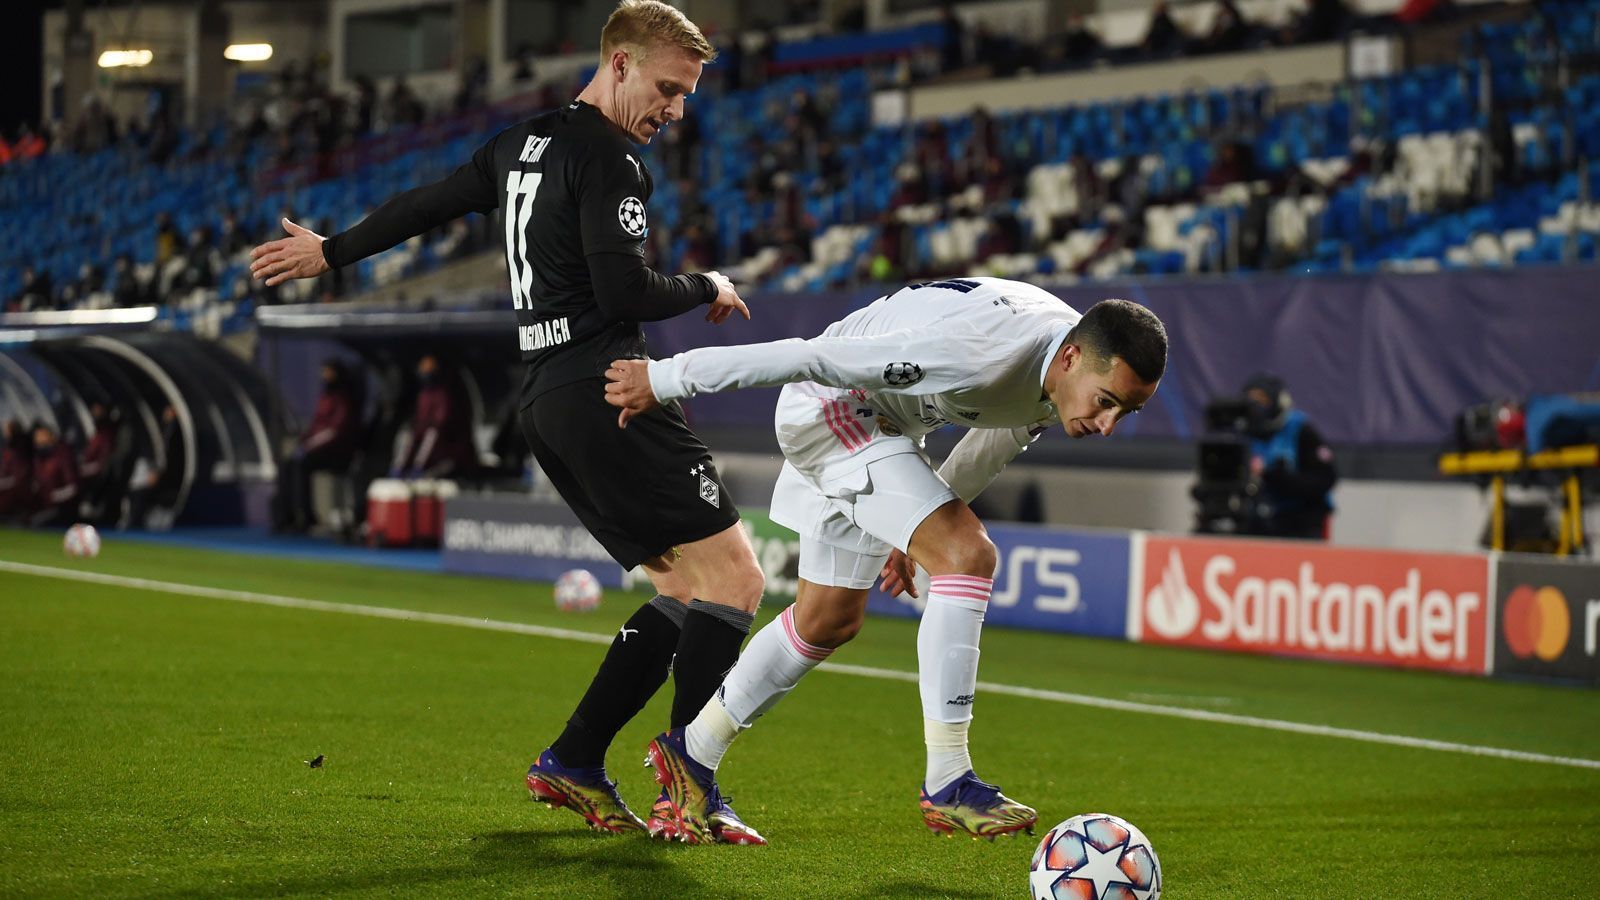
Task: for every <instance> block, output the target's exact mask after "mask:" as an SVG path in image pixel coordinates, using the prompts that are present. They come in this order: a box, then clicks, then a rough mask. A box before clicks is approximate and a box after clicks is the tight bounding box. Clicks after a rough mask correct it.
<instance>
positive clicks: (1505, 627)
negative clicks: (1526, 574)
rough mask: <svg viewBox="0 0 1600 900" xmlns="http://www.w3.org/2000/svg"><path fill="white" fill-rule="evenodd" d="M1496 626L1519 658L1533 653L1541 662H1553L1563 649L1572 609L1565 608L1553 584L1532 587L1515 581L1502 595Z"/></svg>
mask: <svg viewBox="0 0 1600 900" xmlns="http://www.w3.org/2000/svg"><path fill="white" fill-rule="evenodd" d="M1500 628H1501V630H1502V631H1503V632H1505V636H1506V644H1507V645H1508V646H1510V647H1511V652H1512V653H1515V654H1516V655H1517V656H1519V657H1521V658H1523V659H1526V658H1527V657H1529V656H1534V655H1537V656H1538V657H1539V658H1540V659H1542V660H1544V661H1545V662H1555V661H1556V659H1557V658H1559V657H1560V656H1561V652H1562V651H1563V650H1565V649H1567V637H1568V636H1569V635H1570V634H1571V632H1572V613H1571V612H1570V611H1569V610H1568V609H1567V598H1566V597H1565V596H1564V595H1563V594H1562V593H1561V592H1560V591H1558V590H1556V589H1555V588H1553V587H1549V586H1545V587H1542V588H1539V589H1538V590H1534V589H1533V587H1532V586H1530V585H1526V584H1519V585H1517V588H1516V590H1514V591H1512V592H1511V596H1509V597H1507V598H1506V607H1505V612H1504V613H1503V614H1502V615H1501V617H1500Z"/></svg>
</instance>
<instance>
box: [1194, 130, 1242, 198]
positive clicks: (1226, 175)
mask: <svg viewBox="0 0 1600 900" xmlns="http://www.w3.org/2000/svg"><path fill="white" fill-rule="evenodd" d="M1255 177H1256V165H1255V153H1254V151H1252V150H1251V149H1250V147H1249V145H1247V144H1243V143H1240V142H1239V141H1225V142H1224V143H1223V144H1222V146H1220V147H1218V148H1217V161H1216V162H1214V163H1212V164H1211V169H1210V171H1208V172H1206V177H1205V179H1204V180H1203V181H1202V182H1201V193H1208V192H1210V191H1213V190H1216V189H1217V188H1221V187H1224V186H1226V185H1230V184H1237V183H1239V182H1243V181H1253V180H1254V179H1255Z"/></svg>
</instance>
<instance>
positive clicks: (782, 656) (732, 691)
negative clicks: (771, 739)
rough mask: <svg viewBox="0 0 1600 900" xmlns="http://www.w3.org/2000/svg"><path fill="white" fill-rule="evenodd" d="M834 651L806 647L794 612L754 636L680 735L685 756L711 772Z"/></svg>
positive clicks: (783, 616)
mask: <svg viewBox="0 0 1600 900" xmlns="http://www.w3.org/2000/svg"><path fill="white" fill-rule="evenodd" d="M832 652H833V651H832V650H831V649H829V648H827V647H818V646H816V645H815V644H808V643H806V642H805V641H804V640H803V639H801V637H800V633H799V632H798V631H796V630H795V626H794V607H793V606H790V607H789V608H788V609H785V610H784V611H783V612H781V613H779V614H778V617H777V618H776V619H773V620H772V621H771V622H768V623H767V626H766V627H765V628H763V629H761V630H760V631H758V632H756V634H755V637H752V638H751V639H750V643H748V644H746V645H745V648H744V652H743V653H741V654H739V661H738V662H737V663H736V664H734V667H733V670H732V671H730V672H729V673H728V675H727V677H726V678H724V679H723V680H722V687H720V688H718V689H717V693H716V695H715V696H713V697H712V698H711V699H710V701H708V702H707V703H706V705H705V708H704V709H702V710H701V711H700V714H699V715H698V716H696V717H695V719H694V721H693V722H690V723H689V727H688V729H687V730H685V732H684V740H685V742H687V744H688V747H689V755H690V756H693V757H694V758H695V760H696V761H697V762H699V763H700V764H701V765H704V766H708V767H710V768H712V769H715V768H716V767H717V766H718V765H719V764H720V763H721V762H722V756H723V754H725V753H727V752H728V746H729V745H730V744H732V743H733V739H734V738H735V737H738V735H739V732H741V731H743V730H744V729H746V728H749V727H750V726H751V725H753V724H755V721H756V720H757V719H759V718H761V716H762V715H763V714H764V713H766V711H767V710H769V709H771V708H772V707H773V706H775V705H777V703H778V701H779V700H782V699H783V696H784V695H785V694H787V693H789V691H791V690H793V689H794V686H795V685H797V684H799V683H800V679H801V678H803V677H805V674H806V673H807V672H809V671H811V670H812V669H814V668H816V666H817V663H820V662H822V661H823V660H825V659H827V658H828V655H829V654H831V653H832Z"/></svg>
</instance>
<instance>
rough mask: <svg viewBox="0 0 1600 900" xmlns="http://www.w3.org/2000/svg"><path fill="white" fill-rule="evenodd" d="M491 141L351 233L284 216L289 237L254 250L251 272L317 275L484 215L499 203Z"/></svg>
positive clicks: (271, 276) (270, 279)
mask: <svg viewBox="0 0 1600 900" xmlns="http://www.w3.org/2000/svg"><path fill="white" fill-rule="evenodd" d="M493 146H494V141H490V142H489V143H488V144H486V145H485V146H484V147H483V149H480V150H479V151H478V152H477V153H476V154H474V155H473V157H472V161H471V162H469V163H467V164H466V165H464V166H462V167H461V168H459V169H457V170H456V171H455V172H454V173H453V174H451V175H450V176H449V177H448V178H445V179H443V180H441V181H435V182H434V183H432V184H425V185H423V186H422V187H418V188H412V189H411V190H409V191H405V192H403V193H399V194H396V195H395V196H393V197H390V198H389V199H388V200H387V201H385V202H384V204H383V205H382V206H380V207H378V208H377V209H375V210H373V211H372V214H371V215H369V216H367V217H366V218H365V219H362V220H361V221H360V222H358V223H356V225H355V226H354V227H352V228H351V229H350V230H348V231H343V232H340V233H339V234H335V235H332V236H331V237H327V238H324V237H322V236H321V235H319V234H317V233H315V232H313V231H311V230H310V229H309V228H303V227H301V226H299V225H296V224H295V223H293V222H290V221H289V220H288V219H284V220H283V229H284V230H285V231H287V232H289V236H288V237H287V238H281V239H279V240H276V241H268V242H267V243H265V244H262V245H261V246H259V247H257V248H255V249H254V250H252V251H250V258H251V260H252V262H251V263H250V273H251V275H253V276H254V277H255V278H257V279H265V280H266V282H267V284H268V285H276V284H281V283H282V282H285V281H288V280H289V279H291V278H314V277H316V276H318V275H321V274H322V273H323V272H327V271H328V270H330V269H333V268H337V267H339V266H348V265H350V264H351V263H353V262H357V261H359V260H363V259H366V258H367V257H369V256H372V255H373V254H375V253H381V252H383V251H384V250H388V249H389V248H390V247H393V246H396V245H397V244H399V243H401V242H402V241H406V240H410V239H411V238H414V237H416V236H417V235H419V234H423V233H425V232H427V231H429V230H431V229H433V228H436V227H438V226H440V225H443V224H444V223H446V222H448V221H450V220H451V219H458V218H460V217H462V216H464V215H466V214H467V213H469V212H478V213H483V214H485V215H487V214H489V213H490V212H492V211H494V209H495V207H496V206H498V205H499V203H500V195H499V193H498V192H497V191H496V190H495V189H494V185H493V177H492V175H490V174H489V173H490V172H491V171H492V169H493V162H492V160H493V156H492V153H491V150H490V148H492V147H493Z"/></svg>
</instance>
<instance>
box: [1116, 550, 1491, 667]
mask: <svg viewBox="0 0 1600 900" xmlns="http://www.w3.org/2000/svg"><path fill="white" fill-rule="evenodd" d="M1147 547H1148V548H1149V552H1147V555H1146V560H1147V562H1146V563H1145V569H1144V582H1143V584H1144V585H1145V590H1144V596H1143V598H1142V600H1143V603H1142V605H1141V609H1140V611H1139V612H1140V614H1141V615H1140V619H1141V621H1142V623H1143V624H1142V628H1143V634H1142V635H1141V639H1143V640H1147V641H1157V642H1162V643H1181V644H1198V645H1207V646H1218V647H1225V648H1230V649H1236V650H1253V651H1257V652H1267V653H1292V654H1295V655H1301V656H1318V657H1325V658H1342V659H1359V660H1363V661H1369V662H1382V663H1394V664H1401V665H1416V666H1425V667H1429V668H1448V669H1461V670H1473V669H1481V667H1482V665H1483V659H1484V643H1485V640H1484V636H1485V627H1486V626H1485V619H1486V609H1485V604H1484V596H1485V592H1486V589H1487V569H1486V568H1484V566H1483V565H1482V564H1475V562H1476V561H1474V560H1472V559H1471V558H1467V557H1452V556H1445V555H1429V554H1410V553H1395V552H1388V551H1376V550H1366V551H1363V550H1346V549H1340V548H1328V547H1307V548H1300V547H1294V546H1290V545H1285V544H1281V543H1270V544H1269V543H1258V542H1250V541H1237V542H1233V541H1216V540H1175V539H1164V538H1155V537H1152V538H1150V539H1149V542H1148V544H1147ZM1163 551H1165V552H1163Z"/></svg>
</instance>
